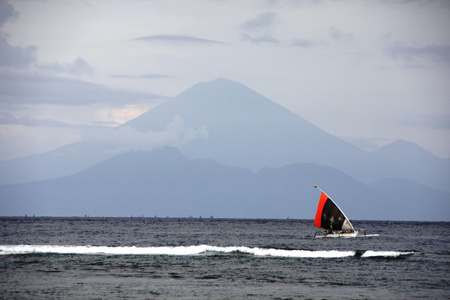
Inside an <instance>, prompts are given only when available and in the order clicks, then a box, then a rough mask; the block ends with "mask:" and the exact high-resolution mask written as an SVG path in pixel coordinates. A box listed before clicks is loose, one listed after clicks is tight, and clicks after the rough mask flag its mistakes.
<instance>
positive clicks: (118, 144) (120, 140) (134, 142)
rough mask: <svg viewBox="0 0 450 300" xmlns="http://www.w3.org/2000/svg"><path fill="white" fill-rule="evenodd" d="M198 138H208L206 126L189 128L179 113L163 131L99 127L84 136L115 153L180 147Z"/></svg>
mask: <svg viewBox="0 0 450 300" xmlns="http://www.w3.org/2000/svg"><path fill="white" fill-rule="evenodd" d="M198 138H208V132H207V130H206V129H205V128H204V127H201V128H199V129H196V130H195V129H192V128H187V127H186V126H185V125H184V121H183V119H182V118H181V117H180V116H179V115H177V116H175V117H174V118H173V119H172V121H171V122H170V123H169V124H168V125H167V128H166V130H164V131H161V132H155V131H147V132H142V131H138V130H137V129H135V128H132V127H130V126H120V127H116V128H98V129H93V130H89V131H86V132H85V133H84V134H83V136H82V141H84V142H95V143H101V144H103V145H107V146H108V148H109V149H110V150H111V151H113V152H114V153H122V152H127V151H146V150H151V149H154V148H157V147H162V146H172V147H180V146H181V145H183V144H185V143H187V142H190V141H192V140H194V139H198Z"/></svg>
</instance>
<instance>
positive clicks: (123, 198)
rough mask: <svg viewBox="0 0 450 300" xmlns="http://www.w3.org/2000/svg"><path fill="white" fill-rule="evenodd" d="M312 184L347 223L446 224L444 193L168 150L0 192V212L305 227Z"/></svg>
mask: <svg viewBox="0 0 450 300" xmlns="http://www.w3.org/2000/svg"><path fill="white" fill-rule="evenodd" d="M313 182H316V183H319V184H320V185H321V186H322V187H323V188H324V189H325V190H326V191H327V192H328V194H329V195H330V196H331V197H333V199H335V200H336V201H338V203H339V206H340V207H341V208H342V209H344V211H345V212H346V214H347V215H348V216H349V217H350V218H353V219H369V220H422V221H429V220H440V221H448V220H450V216H449V215H448V214H447V211H448V210H449V209H450V203H449V202H448V201H446V199H448V197H449V196H450V195H449V193H444V192H439V191H436V190H433V189H431V188H426V187H422V186H418V185H417V184H415V183H413V182H409V181H406V180H403V181H402V183H401V185H400V184H399V181H390V182H387V183H386V182H381V183H379V184H374V185H371V186H368V185H365V184H362V183H360V182H358V181H356V180H354V179H353V178H352V177H350V176H348V175H346V174H345V173H342V172H340V171H338V170H336V169H333V168H329V167H324V166H320V165H317V164H311V163H295V164H291V165H287V166H284V167H281V168H263V169H262V170H261V171H259V172H257V173H253V172H251V171H249V170H247V169H244V168H238V167H229V166H225V165H221V164H218V163H216V162H215V161H212V160H189V159H187V158H185V157H184V156H183V155H182V154H181V153H180V152H179V151H178V150H177V149H174V148H167V147H165V148H159V149H155V150H153V151H151V152H129V153H125V154H119V155H117V156H114V157H112V158H109V159H107V160H105V161H103V162H100V163H98V164H96V165H94V166H92V167H90V168H88V169H86V170H84V171H82V172H80V173H78V174H75V175H71V176H68V177H64V178H58V179H52V180H47V181H42V182H35V183H28V184H20V185H10V186H2V187H0V195H1V198H0V204H1V207H2V214H6V215H25V214H28V215H50V216H83V215H85V214H86V215H91V216H131V215H134V216H142V215H145V216H155V215H157V216H163V217H165V216H171V217H188V216H191V215H192V216H203V217H209V216H215V217H235V218H287V217H290V218H305V219H312V218H313V217H314V215H315V209H316V207H317V201H318V198H319V194H320V193H319V192H318V190H316V189H314V188H313V187H312V183H313ZM396 184H399V186H397V189H396V190H395V189H394V190H393V187H395V185H396ZM402 194H405V195H407V197H400V196H401V195H402ZM417 195H419V197H417ZM410 203H415V205H414V206H413V205H410ZM418 208H420V209H418Z"/></svg>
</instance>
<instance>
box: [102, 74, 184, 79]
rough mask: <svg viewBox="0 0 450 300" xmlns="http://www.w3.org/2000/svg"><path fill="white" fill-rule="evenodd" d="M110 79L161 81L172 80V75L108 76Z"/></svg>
mask: <svg viewBox="0 0 450 300" xmlns="http://www.w3.org/2000/svg"><path fill="white" fill-rule="evenodd" d="M109 76H110V77H112V78H143V79H163V78H174V77H175V76H172V75H165V74H144V75H109Z"/></svg>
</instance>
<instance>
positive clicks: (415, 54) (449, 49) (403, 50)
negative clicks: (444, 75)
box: [387, 44, 450, 62]
mask: <svg viewBox="0 0 450 300" xmlns="http://www.w3.org/2000/svg"><path fill="white" fill-rule="evenodd" d="M387 53H388V54H389V55H390V56H391V57H392V58H393V59H395V60H404V61H408V62H409V61H413V60H414V59H415V58H428V59H432V60H433V61H436V62H450V46H449V45H435V44H433V45H426V46H422V47H417V46H404V45H399V44H395V45H391V46H389V47H388V48H387Z"/></svg>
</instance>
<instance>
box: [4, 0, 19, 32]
mask: <svg viewBox="0 0 450 300" xmlns="http://www.w3.org/2000/svg"><path fill="white" fill-rule="evenodd" d="M18 16H19V12H17V11H16V10H15V9H14V7H13V6H12V5H11V4H9V3H8V2H7V1H5V0H0V28H1V27H2V26H3V25H4V24H5V23H6V22H8V21H9V20H12V19H15V18H17V17H18Z"/></svg>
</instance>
